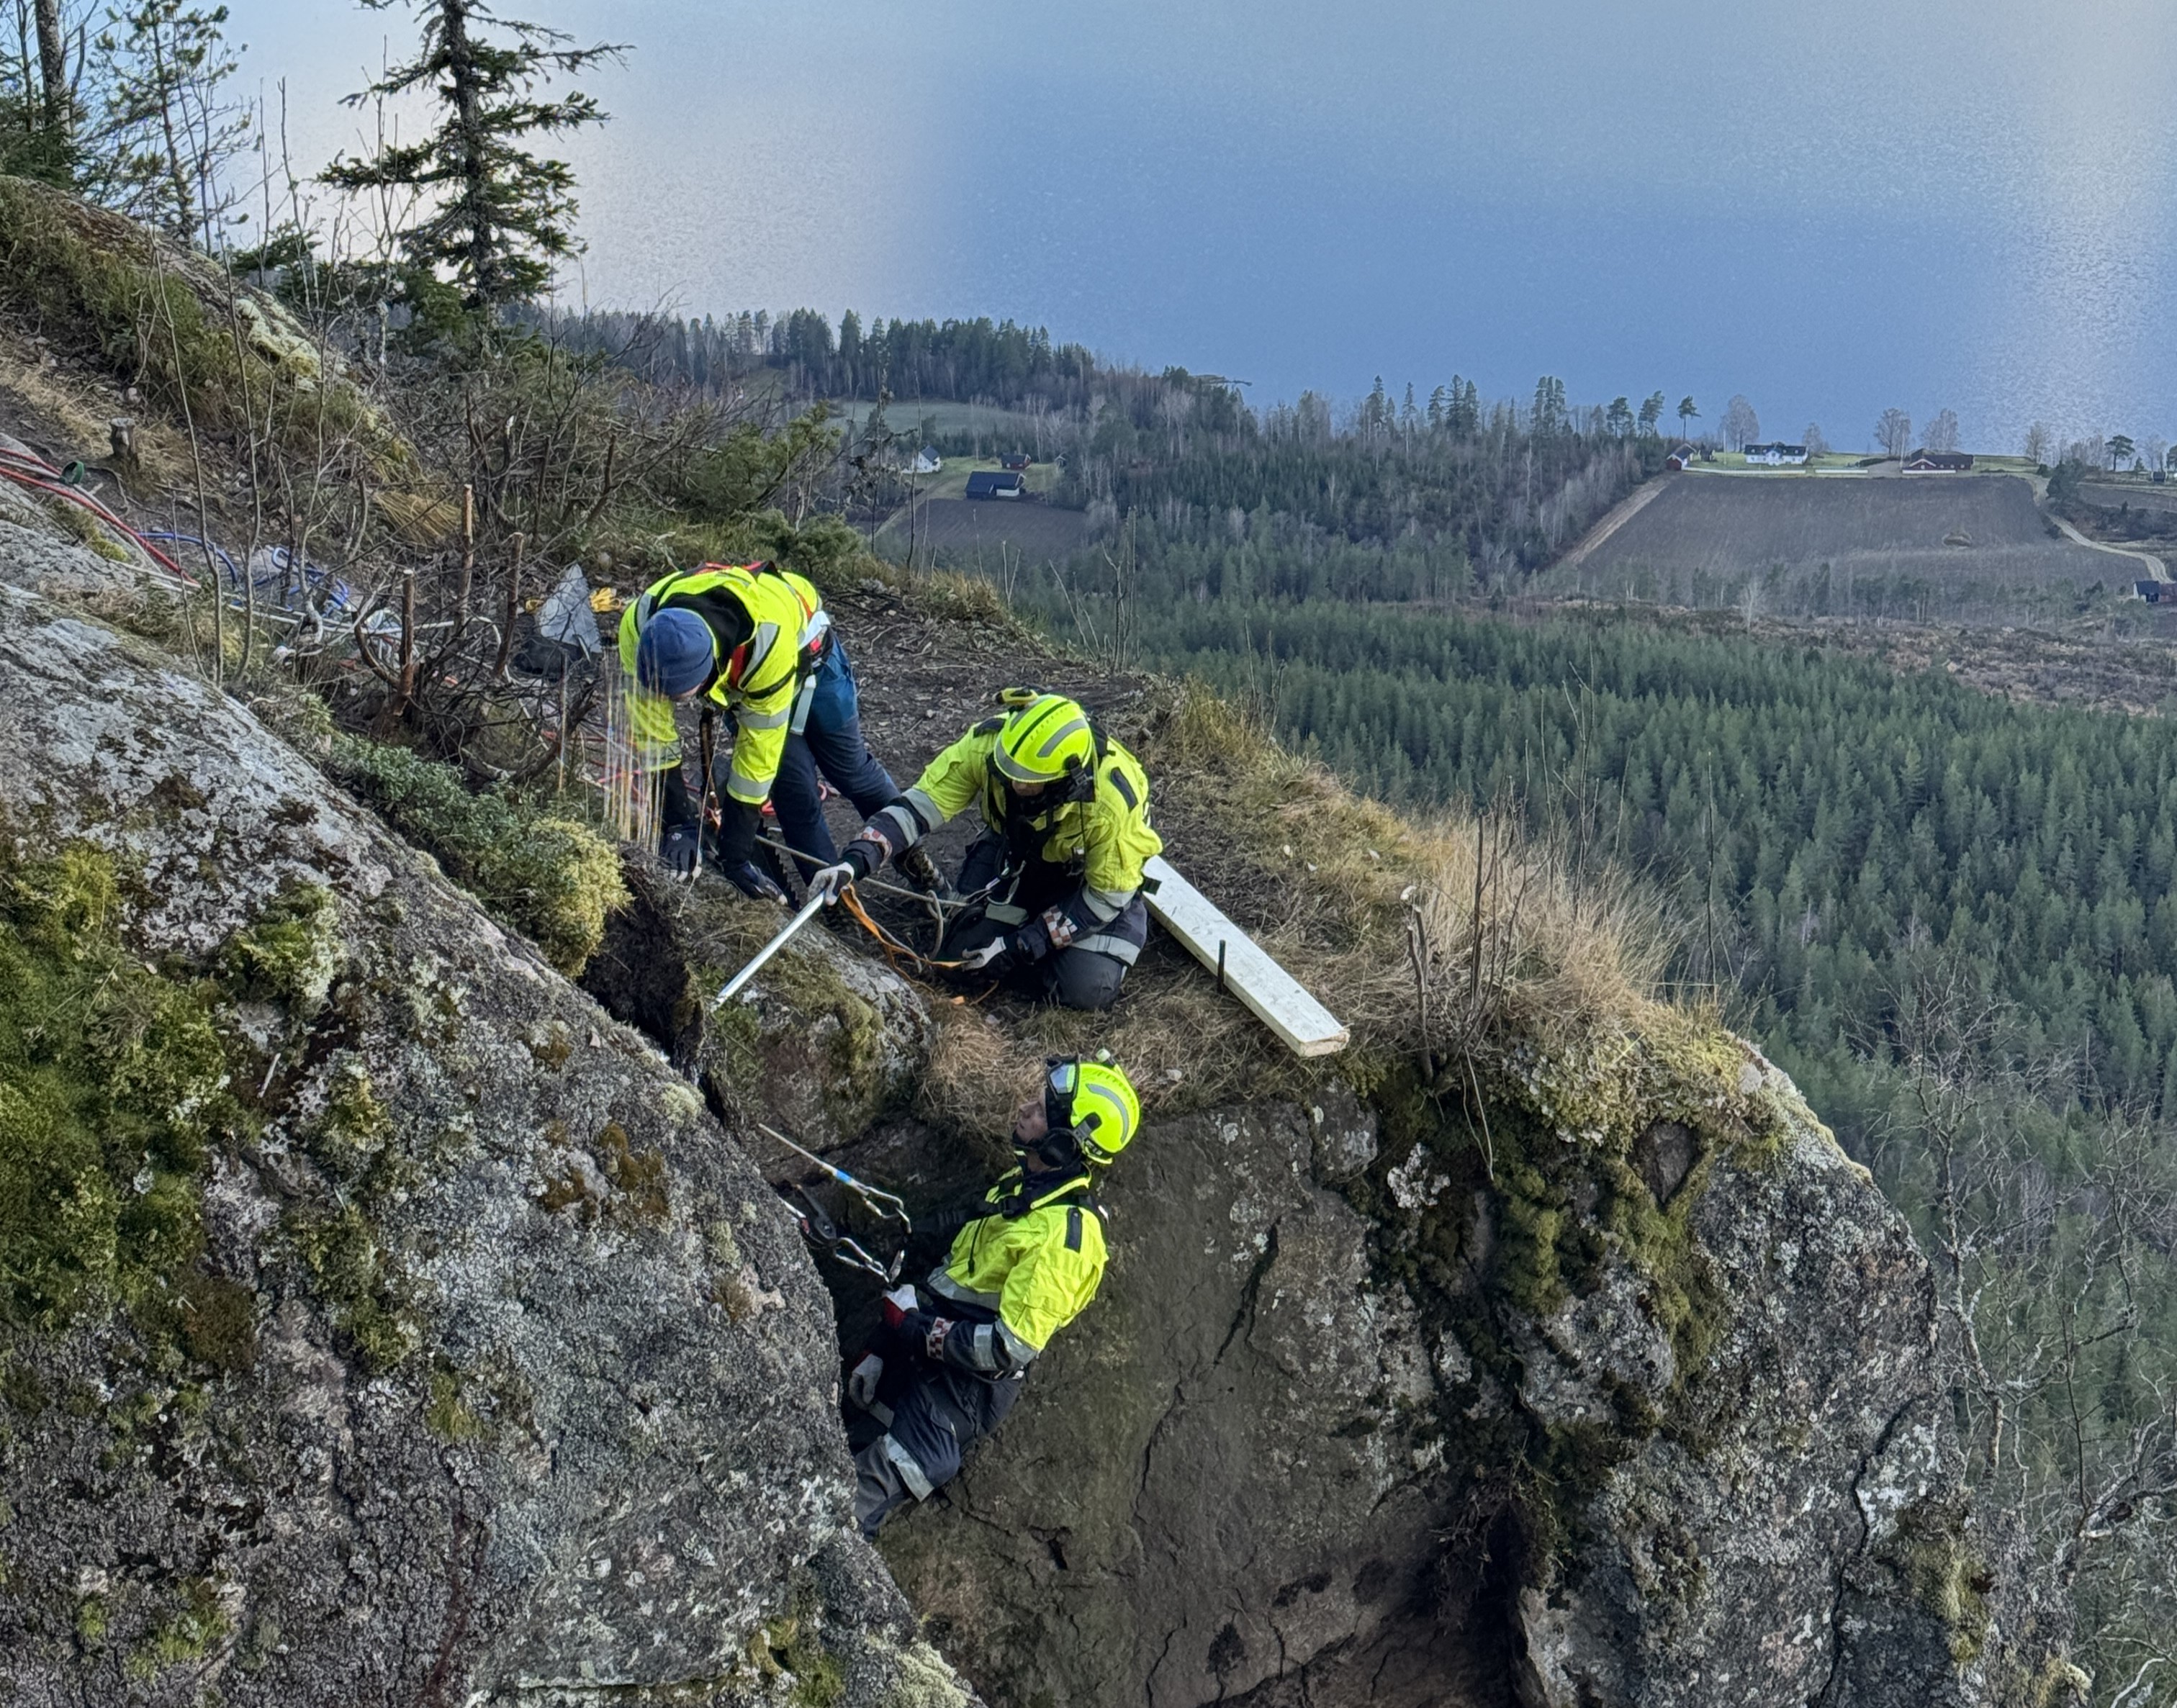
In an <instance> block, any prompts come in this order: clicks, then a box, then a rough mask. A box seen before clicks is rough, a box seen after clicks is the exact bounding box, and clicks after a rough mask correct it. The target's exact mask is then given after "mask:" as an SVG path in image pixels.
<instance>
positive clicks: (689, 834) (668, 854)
mask: <svg viewBox="0 0 2177 1708" xmlns="http://www.w3.org/2000/svg"><path fill="white" fill-rule="evenodd" d="M702 842H703V836H702V831H701V827H699V826H698V825H697V824H696V821H694V820H693V819H690V821H688V822H687V823H685V824H676V825H669V826H668V827H666V832H665V839H664V840H663V842H662V843H659V844H658V849H657V857H658V859H661V860H663V861H664V862H665V870H668V871H669V872H671V873H673V874H674V876H677V877H684V878H687V877H693V876H695V875H696V849H699V848H700V847H701V846H702Z"/></svg>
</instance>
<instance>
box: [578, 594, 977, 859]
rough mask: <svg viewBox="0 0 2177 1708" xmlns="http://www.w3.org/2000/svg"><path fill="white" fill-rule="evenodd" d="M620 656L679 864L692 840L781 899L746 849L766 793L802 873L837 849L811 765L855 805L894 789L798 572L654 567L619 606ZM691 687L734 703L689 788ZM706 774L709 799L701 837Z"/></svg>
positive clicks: (818, 601)
mask: <svg viewBox="0 0 2177 1708" xmlns="http://www.w3.org/2000/svg"><path fill="white" fill-rule="evenodd" d="M619 655H620V663H621V665H622V667H623V668H625V671H626V672H627V674H628V676H629V678H630V679H631V681H632V683H633V685H634V689H633V692H632V693H630V696H629V700H630V708H631V710H630V718H631V722H632V723H633V725H634V734H635V740H636V752H637V756H638V763H639V764H640V765H641V767H642V768H643V769H644V770H645V771H647V772H649V774H650V777H651V783H652V789H653V790H654V791H655V793H656V806H657V820H658V825H659V848H658V852H659V854H660V857H661V858H662V859H663V860H664V862H665V864H666V865H668V867H670V868H671V869H672V870H674V871H676V872H680V873H692V872H694V871H695V870H696V866H697V864H698V859H699V851H700V856H701V859H704V860H707V862H708V863H709V864H710V865H712V866H714V867H715V868H716V869H717V870H718V871H720V872H722V873H723V875H724V876H726V877H727V878H728V879H730V880H731V881H733V883H734V885H735V887H738V888H739V890H740V891H741V892H742V893H743V894H744V895H747V896H750V897H755V898H761V899H765V900H770V901H783V900H785V895H784V893H783V892H782V891H781V890H780V888H779V887H778V884H777V881H775V880H774V879H773V878H772V876H771V874H770V873H769V872H768V871H767V870H765V867H764V864H763V863H761V862H759V861H758V859H757V858H756V833H757V830H758V827H759V826H760V824H761V818H762V813H763V806H764V802H765V801H766V800H767V799H769V800H771V801H772V806H773V810H775V812H776V813H777V818H778V827H779V829H780V831H781V832H783V836H784V839H785V842H786V844H787V846H788V848H790V849H793V850H794V854H796V855H797V856H798V857H799V862H798V863H799V867H800V869H801V870H803V871H805V872H807V871H814V870H817V869H819V868H821V867H824V866H828V865H832V863H833V862H835V861H836V860H837V859H838V848H837V846H836V845H835V844H834V843H833V842H832V832H831V830H830V828H829V827H827V825H826V824H825V822H824V813H823V808H822V805H821V794H820V791H819V789H818V786H817V777H818V773H819V772H821V773H822V775H823V777H824V778H826V779H827V780H828V781H829V782H830V783H831V784H832V788H834V789H837V790H838V792H839V793H840V794H843V795H845V796H846V797H847V799H849V800H851V801H852V802H854V806H855V809H856V810H858V811H859V812H862V813H864V814H865V815H866V814H868V813H870V812H872V811H875V810H877V809H878V808H880V807H881V806H882V805H884V804H885V803H886V802H887V801H888V800H890V799H892V798H893V797H894V796H895V795H896V794H898V788H897V785H895V784H894V783H893V782H892V777H891V775H890V774H889V773H888V772H887V771H886V770H885V768H884V767H883V766H881V765H880V764H879V763H878V762H877V761H876V758H875V756H872V755H871V753H870V750H869V744H868V743H867V742H866V741H865V739H863V735H862V723H861V710H860V706H859V697H858V695H857V692H856V689H855V684H854V668H853V667H852V665H851V664H849V663H848V659H847V653H846V649H845V647H843V645H841V643H840V640H839V636H838V633H837V632H836V630H833V628H832V618H831V614H830V613H829V612H827V610H825V608H824V603H823V599H822V597H821V595H820V594H819V593H818V592H817V591H816V587H814V586H813V585H812V584H811V583H810V581H809V580H808V578H807V577H806V576H799V575H795V574H794V573H793V572H792V571H790V570H780V569H778V568H777V567H775V566H774V565H770V564H766V563H756V564H705V565H702V566H701V568H699V569H696V570H689V571H687V572H685V573H682V572H679V571H677V570H676V571H675V572H674V573H673V574H671V575H668V576H662V577H661V578H659V579H658V580H657V581H654V582H652V584H651V585H650V587H648V588H647V589H646V590H645V591H644V592H643V594H642V597H641V598H639V599H637V600H636V601H635V602H634V603H631V604H630V605H629V607H628V608H627V610H626V613H625V614H624V615H623V616H622V617H621V619H620V625H619ZM697 696H704V697H706V698H707V699H708V700H709V701H711V702H712V704H713V705H715V706H717V707H721V708H723V709H724V710H726V711H727V712H729V713H730V714H731V716H732V718H733V719H734V739H733V743H732V745H731V747H730V749H729V750H727V751H725V752H722V753H720V754H719V755H718V756H717V757H716V758H715V759H714V761H712V776H711V777H710V778H707V779H699V781H698V787H697V791H696V794H694V795H692V796H691V794H690V791H689V790H688V789H686V788H685V787H684V786H683V785H682V783H681V780H680V771H681V752H680V743H679V731H678V729H677V728H676V726H675V723H674V715H673V706H674V702H675V701H686V700H692V699H695V698H696V697H697ZM706 787H707V788H708V789H710V790H712V791H714V793H715V797H716V802H717V810H718V820H717V828H716V830H715V831H714V832H712V834H711V836H710V838H709V839H708V841H707V842H706V839H705V836H704V830H705V827H704V823H703V806H702V804H701V803H702V800H703V794H704V790H705V788H706ZM902 870H903V872H904V873H905V875H906V876H908V878H909V879H910V880H911V881H918V882H923V883H925V884H933V883H934V882H935V881H936V870H935V869H934V868H932V867H930V866H929V865H928V864H927V861H926V860H925V862H924V863H923V864H922V865H921V867H920V868H919V869H917V868H914V867H903V869H902Z"/></svg>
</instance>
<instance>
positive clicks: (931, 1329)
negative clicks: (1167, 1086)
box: [847, 1057, 1142, 1536]
mask: <svg viewBox="0 0 2177 1708" xmlns="http://www.w3.org/2000/svg"><path fill="white" fill-rule="evenodd" d="M1141 1118H1142V1108H1141V1105H1140V1103H1139V1102H1138V1100H1136V1099H1135V1096H1134V1089H1133V1087H1132V1085H1130V1084H1128V1083H1127V1076H1126V1075H1125V1074H1124V1073H1122V1072H1120V1071H1119V1069H1117V1068H1116V1067H1110V1066H1106V1065H1105V1064H1104V1063H1102V1062H1098V1061H1084V1060H1082V1059H1079V1058H1078V1057H1077V1058H1073V1059H1068V1060H1059V1059H1056V1058H1054V1059H1053V1060H1052V1061H1050V1062H1049V1063H1047V1064H1046V1065H1045V1079H1044V1086H1043V1092H1042V1094H1041V1095H1040V1096H1039V1097H1036V1098H1032V1099H1031V1100H1028V1102H1026V1103H1024V1104H1023V1105H1021V1107H1020V1110H1019V1112H1018V1115H1016V1116H1015V1117H1014V1121H1013V1154H1014V1155H1015V1156H1016V1157H1017V1158H1018V1160H1019V1166H1018V1167H1017V1168H1014V1169H1013V1170H1011V1171H1010V1172H1008V1173H1007V1175H1005V1176H1003V1177H1002V1178H1001V1180H1000V1181H998V1183H997V1184H996V1186H994V1187H991V1188H990V1192H988V1193H987V1194H986V1195H985V1198H984V1199H983V1203H982V1207H981V1209H980V1212H979V1214H977V1215H976V1216H975V1217H974V1219H973V1220H970V1221H969V1222H968V1225H966V1226H965V1227H963V1228H962V1229H961V1230H960V1231H959V1234H958V1236H956V1237H955V1238H954V1240H953V1241H952V1251H951V1253H950V1254H949V1255H948V1256H947V1258H946V1259H945V1262H944V1263H943V1264H942V1265H941V1266H940V1267H939V1268H937V1269H932V1270H931V1271H930V1277H929V1279H928V1280H926V1281H925V1282H924V1284H923V1285H925V1287H926V1288H928V1290H929V1291H930V1292H931V1293H932V1294H934V1295H936V1298H935V1299H934V1301H931V1303H930V1305H929V1306H928V1307H925V1306H924V1304H923V1303H922V1301H920V1299H919V1297H918V1296H917V1295H916V1293H915V1290H914V1288H913V1287H912V1286H906V1287H900V1288H898V1289H896V1290H895V1291H892V1292H890V1293H887V1295H885V1327H884V1328H883V1329H881V1330H880V1331H879V1334H878V1338H877V1341H876V1346H877V1348H879V1349H881V1350H874V1351H870V1352H869V1353H868V1354H866V1355H865V1356H864V1357H863V1358H862V1360H861V1361H860V1362H859V1363H858V1364H856V1365H855V1366H854V1370H853V1372H852V1373H851V1374H850V1375H849V1376H848V1379H847V1393H848V1398H849V1400H852V1401H853V1403H854V1404H855V1405H858V1406H859V1407H860V1408H861V1409H862V1410H864V1411H867V1412H868V1413H869V1414H870V1416H872V1417H873V1418H875V1419H876V1421H877V1422H879V1423H881V1425H882V1426H883V1428H884V1432H883V1433H882V1434H881V1435H880V1436H878V1437H877V1438H876V1439H875V1440H873V1441H870V1442H869V1443H867V1444H865V1446H863V1447H862V1448H861V1449H860V1450H859V1452H857V1453H856V1454H854V1470H855V1479H854V1517H855V1519H856V1520H857V1521H858V1522H859V1524H860V1525H861V1527H862V1534H863V1535H864V1536H875V1535H876V1533H877V1526H878V1525H881V1524H882V1523H883V1522H884V1519H885V1514H887V1513H889V1512H890V1511H891V1510H892V1509H893V1508H894V1507H896V1506H898V1505H899V1504H900V1503H902V1502H903V1501H905V1500H906V1499H907V1498H908V1496H909V1495H912V1496H914V1498H915V1499H917V1500H927V1499H929V1498H930V1494H931V1493H932V1492H933V1491H935V1490H936V1489H937V1488H940V1487H942V1486H943V1485H944V1484H946V1483H947V1482H951V1481H952V1478H953V1476H955V1475H957V1474H958V1471H959V1469H960V1455H961V1453H962V1451H963V1449H965V1448H966V1447H967V1446H968V1444H969V1443H971V1442H975V1441H979V1440H980V1439H981V1438H983V1437H984V1436H985V1435H988V1434H989V1433H990V1432H991V1431H992V1430H994V1429H996V1427H998V1425H999V1424H1000V1422H1002V1421H1003V1420H1004V1418H1005V1416H1006V1414H1007V1412H1008V1411H1012V1408H1013V1405H1014V1403H1015V1402H1016V1401H1018V1400H1019V1398H1020V1394H1021V1382H1022V1378H1023V1377H1024V1376H1025V1375H1026V1374H1027V1372H1028V1366H1029V1365H1030V1364H1032V1363H1034V1361H1035V1359H1036V1356H1037V1355H1038V1354H1039V1353H1040V1352H1041V1351H1043V1349H1044V1348H1045V1346H1047V1345H1050V1337H1051V1336H1052V1335H1053V1334H1056V1333H1057V1332H1058V1331H1059V1330H1060V1329H1062V1328H1064V1327H1065V1326H1066V1325H1067V1323H1070V1322H1072V1320H1073V1319H1074V1318H1076V1317H1078V1315H1080V1313H1081V1312H1082V1310H1083V1307H1086V1306H1087V1304H1088V1301H1090V1300H1091V1299H1093V1298H1094V1297H1095V1296H1096V1287H1097V1284H1098V1283H1099V1281H1101V1280H1103V1277H1104V1211H1103V1208H1102V1206H1101V1205H1099V1203H1097V1202H1096V1195H1095V1191H1094V1181H1095V1176H1097V1174H1098V1173H1099V1171H1100V1170H1103V1169H1105V1168H1106V1167H1108V1166H1109V1165H1110V1162H1111V1160H1112V1159H1113V1158H1115V1157H1116V1156H1117V1155H1118V1154H1119V1153H1120V1152H1121V1150H1123V1149H1125V1148H1126V1145H1127V1141H1128V1140H1129V1139H1131V1138H1132V1137H1133V1136H1134V1130H1135V1128H1136V1127H1138V1126H1140V1124H1141Z"/></svg>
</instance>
